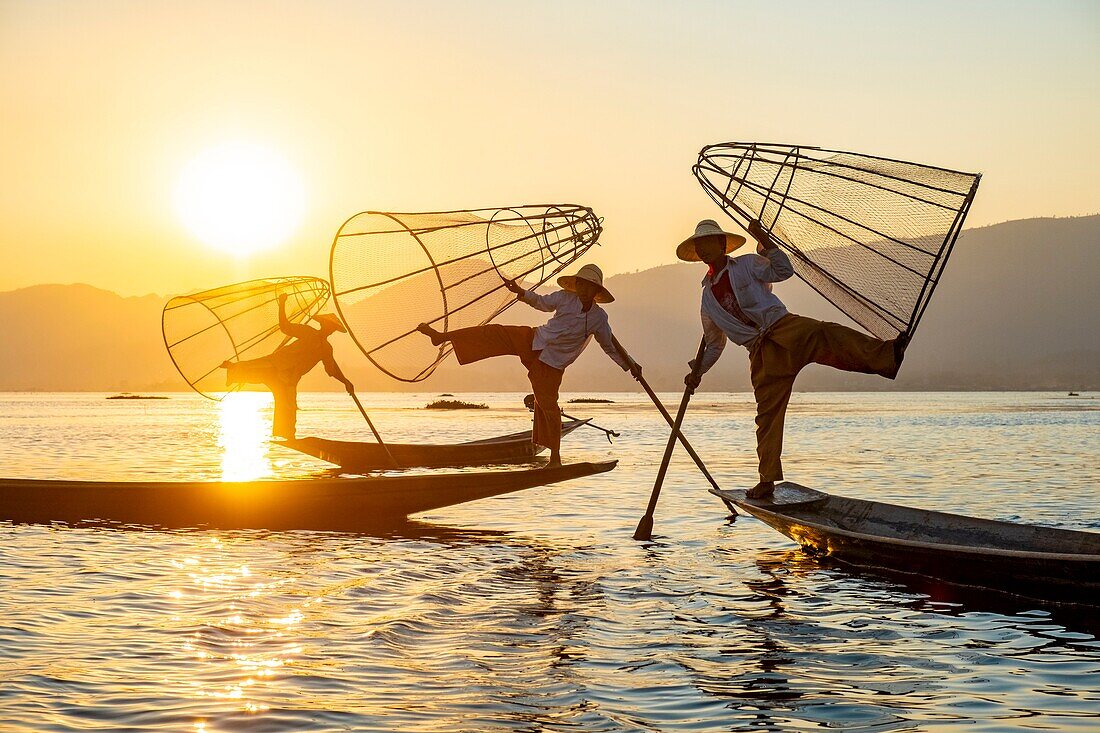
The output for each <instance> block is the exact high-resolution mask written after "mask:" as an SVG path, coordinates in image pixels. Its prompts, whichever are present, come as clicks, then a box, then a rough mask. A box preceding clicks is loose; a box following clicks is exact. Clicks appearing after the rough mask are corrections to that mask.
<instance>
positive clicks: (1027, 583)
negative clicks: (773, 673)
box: [711, 482, 1100, 605]
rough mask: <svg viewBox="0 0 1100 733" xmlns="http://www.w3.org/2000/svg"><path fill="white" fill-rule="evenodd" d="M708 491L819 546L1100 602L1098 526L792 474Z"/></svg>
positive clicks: (1043, 594)
mask: <svg viewBox="0 0 1100 733" xmlns="http://www.w3.org/2000/svg"><path fill="white" fill-rule="evenodd" d="M711 493H712V494H714V495H716V496H718V497H720V498H721V499H723V500H724V501H726V502H728V503H732V504H735V505H737V506H738V507H740V508H741V509H743V510H745V511H746V512H748V513H749V514H751V515H753V516H754V517H756V518H757V519H759V520H761V521H762V522H764V523H765V524H767V525H769V526H770V527H772V528H773V529H776V530H778V531H780V532H782V533H783V534H785V535H787V536H788V537H790V538H791V539H792V540H794V541H795V542H797V543H798V544H799V545H801V547H802V549H803V550H804V551H806V552H808V553H810V554H813V555H822V556H828V557H832V558H835V559H836V560H840V561H842V562H845V563H849V564H851V565H856V566H859V567H864V568H870V569H873V570H874V569H881V570H887V571H890V572H894V573H906V574H917V575H922V576H926V577H931V578H937V579H940V580H946V581H949V582H952V583H957V584H962V585H967V586H977V587H980V588H992V589H995V590H998V591H1003V592H1007V593H1011V594H1014V595H1019V596H1026V597H1028V598H1031V599H1036V600H1040V601H1044V602H1055V603H1074V604H1081V603H1084V604H1089V605H1100V533H1095V532H1081V531H1076V530H1068V529H1056V528H1053V527H1040V526H1037V525H1031V524H1016V523H1014V522H999V521H994V520H991V519H977V518H974V517H967V516H962V515H959V514H947V513H945V512H935V511H928V510H924V509H914V508H911V507H905V506H898V505H896V504H885V503H882V502H877V501H864V500H861V499H849V498H847V497H844V496H831V495H829V494H825V493H822V492H820V491H814V490H813V489H808V488H806V487H804V486H799V485H798V484H794V483H790V482H784V483H781V484H779V485H778V486H776V489H775V494H774V495H773V496H772V497H771V498H769V499H748V498H746V496H745V492H744V491H737V490H733V491H730V490H722V491H719V490H716V489H712V490H711Z"/></svg>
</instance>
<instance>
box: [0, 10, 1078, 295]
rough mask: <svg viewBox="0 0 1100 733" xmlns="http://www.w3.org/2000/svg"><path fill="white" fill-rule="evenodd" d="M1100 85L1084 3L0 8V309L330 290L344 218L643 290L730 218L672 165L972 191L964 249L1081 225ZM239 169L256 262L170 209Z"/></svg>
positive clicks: (687, 170)
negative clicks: (512, 221)
mask: <svg viewBox="0 0 1100 733" xmlns="http://www.w3.org/2000/svg"><path fill="white" fill-rule="evenodd" d="M1098 81H1100V4H1097V3H1095V2H1023V3H1021V2H974V3H965V4H960V3H956V2H920V3H917V2H913V3H907V4H904V5H903V4H901V3H885V2H830V3H822V2H790V3H773V2H759V3H757V2H734V1H731V0H724V1H722V2H713V3H712V2H695V3H691V2H680V3H645V2H630V3H628V2H595V3H592V2H587V3H584V2H578V3H572V2H545V3H534V2H514V1H507V2H470V3H442V2H441V3H427V2H394V3H369V2H309V3H306V2H301V3H290V2H283V3H273V2H264V3H249V2H233V3H223V2H216V3H213V2H212V3H206V2H177V3H167V2H105V1H96V2H58V1H46V0H28V1H12V0H0V120H2V125H3V127H2V130H3V134H2V136H0V171H3V175H2V181H0V254H2V259H3V263H4V266H3V267H0V290H6V289H10V288H15V287H22V286H26V285H32V284H37V283H45V282H61V283H66V282H86V283H90V284H92V285H96V286H99V287H104V288H108V289H111V290H115V291H117V292H120V293H123V294H126V295H131V294H144V293H150V292H155V293H160V294H171V293H178V292H182V291H190V290H194V289H197V288H207V287H212V286H216V285H220V284H223V283H228V282H232V281H234V280H240V279H245V278H248V277H261V276H277V275H294V274H312V275H322V276H323V275H325V274H326V273H327V262H328V247H329V244H330V243H331V239H332V235H333V234H334V233H335V231H336V229H337V228H338V227H339V225H340V223H341V222H342V221H343V220H344V219H345V218H347V217H348V216H350V215H351V214H353V213H355V212H357V211H361V210H364V209H382V210H387V209H388V210H402V211H418V210H434V209H450V208H475V207H486V206H498V205H513V204H522V203H540V202H577V203H582V204H585V205H589V206H592V207H593V208H595V209H596V211H597V213H599V214H600V215H601V216H603V217H605V234H604V237H603V240H602V241H603V247H602V248H600V249H599V250H598V251H597V252H596V253H595V254H594V255H590V261H594V262H597V263H598V264H600V265H601V266H603V267H604V270H605V272H607V273H616V272H623V271H631V270H636V269H644V268H648V267H652V266H654V265H658V264H663V263H667V262H672V261H674V259H675V255H674V254H673V248H674V245H675V243H676V242H678V241H679V240H680V239H682V238H683V237H684V236H685V235H686V234H687V233H690V230H691V229H692V228H693V226H694V223H695V222H696V221H697V220H698V219H700V218H704V217H714V218H720V212H719V211H718V210H717V209H716V208H715V207H714V205H713V204H712V203H711V202H710V201H709V199H708V198H707V197H706V196H705V195H704V194H703V192H702V190H701V189H700V188H699V186H698V184H697V183H696V182H695V180H694V178H693V177H692V176H691V173H690V166H691V164H692V163H693V162H694V159H695V155H696V153H697V152H698V150H699V148H700V147H702V146H703V145H705V144H708V143H713V142H719V141H723V140H760V141H778V142H791V143H799V144H805V145H821V146H825V147H836V148H842V149H852V150H856V151H859V152H866V153H873V154H880V155H887V156H890V157H899V158H904V159H910V160H915V161H919V162H923V163H930V164H935V165H942V166H946V167H951V168H957V169H961V170H967V171H981V172H983V173H984V174H985V178H984V179H983V182H982V190H981V192H980V193H979V196H978V199H977V202H976V204H975V206H974V209H973V211H972V213H971V215H970V218H969V225H970V226H979V225H982V224H988V223H994V222H998V221H1004V220H1008V219H1018V218H1026V217H1033V216H1051V215H1057V216H1066V215H1079V214H1090V213H1096V212H1098V211H1100V182H1098V178H1097V170H1098V169H1100V134H1098V133H1097V130H1100V84H1098ZM233 142H237V143H244V144H247V145H252V146H257V147H259V148H262V149H265V150H270V151H273V152H274V154H275V155H277V156H278V157H279V158H280V159H281V160H283V161H285V163H286V165H287V166H289V168H290V169H291V170H293V171H294V172H295V173H296V175H297V176H298V177H299V178H300V187H301V191H302V192H303V194H304V200H303V204H304V206H303V214H302V218H301V221H300V224H299V225H297V226H296V227H295V228H294V231H293V232H288V235H289V236H288V238H287V239H286V241H285V242H284V243H283V244H281V245H279V246H276V247H273V248H272V249H269V250H266V251H263V252H260V253H256V254H254V255H252V256H250V257H247V258H241V257H236V256H232V255H230V254H227V253H225V252H223V251H220V250H218V249H214V248H212V247H210V246H209V245H208V244H205V243H204V242H203V241H200V239H199V238H198V237H197V236H196V235H195V234H194V233H193V232H192V231H191V230H190V229H189V228H188V227H187V226H185V225H184V223H183V222H182V221H181V217H180V215H179V214H178V212H177V209H176V203H175V199H174V196H175V195H176V192H177V190H178V188H179V185H180V179H181V176H182V175H183V171H184V170H185V169H186V168H187V166H188V164H189V163H191V162H193V161H194V160H196V158H200V157H201V156H202V155H203V154H204V152H205V151H209V150H211V149H219V146H224V145H226V144H227V143H233ZM275 213H277V212H275ZM273 215H274V214H273ZM256 226H257V227H260V226H262V223H261V222H259V221H257V223H256Z"/></svg>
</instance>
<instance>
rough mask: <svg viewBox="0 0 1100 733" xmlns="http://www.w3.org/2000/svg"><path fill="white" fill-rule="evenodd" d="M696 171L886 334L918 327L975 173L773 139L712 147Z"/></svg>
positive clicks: (831, 293)
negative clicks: (778, 141)
mask: <svg viewBox="0 0 1100 733" xmlns="http://www.w3.org/2000/svg"><path fill="white" fill-rule="evenodd" d="M692 170H693V172H694V173H695V176H696V177H697V178H698V179H699V182H700V183H701V184H702V185H703V188H704V189H705V190H706V192H707V193H708V194H709V195H710V197H711V198H712V199H714V200H715V202H717V203H718V205H719V206H721V207H722V208H723V209H724V210H725V212H726V213H727V214H728V215H730V216H731V217H732V218H734V219H735V220H739V221H740V222H741V223H742V224H747V222H748V221H749V220H752V219H759V220H760V222H761V224H762V225H763V226H764V228H765V229H768V230H770V231H771V233H772V235H773V236H774V237H775V238H776V239H778V241H779V246H780V247H782V248H783V249H784V250H785V251H786V252H787V254H788V255H790V257H791V261H792V263H793V264H794V268H795V272H796V273H797V274H798V276H799V277H801V278H802V279H803V280H805V281H806V282H807V283H808V284H809V285H810V286H811V287H813V288H814V289H815V290H817V291H818V292H819V293H821V294H822V295H823V296H824V297H825V298H827V299H828V300H829V301H831V302H832V303H833V304H834V305H836V306H837V307H838V308H840V310H842V311H843V312H844V313H845V314H847V315H848V316H849V317H850V318H851V319H852V320H854V321H855V322H856V323H858V324H860V325H861V326H863V327H864V328H865V329H867V330H868V331H869V332H870V333H872V334H874V335H875V336H878V337H879V338H883V339H891V338H894V337H896V336H897V335H898V334H899V333H900V332H902V331H908V332H909V333H910V335H911V334H912V333H913V331H914V330H915V329H916V327H917V323H918V322H919V321H920V318H921V316H922V315H923V313H924V310H925V308H926V307H927V306H928V301H929V298H931V296H932V292H933V291H934V290H935V288H936V284H937V283H938V282H939V279H940V276H941V275H942V273H943V268H944V265H945V264H946V262H947V258H948V256H949V255H950V253H951V248H952V247H953V246H954V244H955V239H956V238H957V237H958V235H959V232H960V230H961V229H962V225H963V221H964V220H965V219H966V214H967V211H968V210H969V209H970V204H971V202H972V201H973V200H974V194H975V193H976V192H977V189H978V181H979V180H980V178H981V176H980V174H976V173H961V172H959V171H953V170H947V169H945V168H936V167H933V166H927V165H920V164H917V163H906V162H904V161H900V160H891V159H888V158H879V157H875V156H871V155H861V154H859V153H845V152H842V151H839V150H824V149H822V148H813V147H804V146H794V145H779V144H774V143H721V144H718V145H709V146H707V147H705V148H703V150H702V151H701V152H700V153H699V160H698V162H697V163H696V164H695V166H694V167H693V168H692Z"/></svg>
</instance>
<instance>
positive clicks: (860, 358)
mask: <svg viewBox="0 0 1100 733" xmlns="http://www.w3.org/2000/svg"><path fill="white" fill-rule="evenodd" d="M907 341H908V339H906V338H904V337H900V338H899V340H896V341H883V340H882V339H877V338H875V337H873V336H868V335H866V334H863V333H860V332H859V331H857V330H855V329H854V328H848V327H847V326H842V325H840V324H839V323H829V322H826V321H819V322H818V323H817V326H816V327H815V328H814V333H813V335H812V336H811V338H810V353H809V354H808V356H809V359H808V361H812V362H814V363H815V364H824V365H825V366H831V367H833V368H834V369H842V370H844V371H846V372H862V373H864V374H878V375H881V376H883V377H886V378H887V379H893V378H894V377H896V376H897V374H898V367H899V366H901V358H903V357H904V355H905V345H906V343H907Z"/></svg>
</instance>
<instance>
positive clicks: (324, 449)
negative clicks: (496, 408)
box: [275, 420, 588, 471]
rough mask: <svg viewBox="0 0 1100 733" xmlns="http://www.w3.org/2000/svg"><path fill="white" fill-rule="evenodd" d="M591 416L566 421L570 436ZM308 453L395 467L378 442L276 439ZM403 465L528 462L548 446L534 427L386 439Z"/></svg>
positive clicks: (349, 465) (358, 466)
mask: <svg viewBox="0 0 1100 733" xmlns="http://www.w3.org/2000/svg"><path fill="white" fill-rule="evenodd" d="M586 422H588V421H587V420H570V421H569V422H565V423H562V426H561V434H562V436H563V437H564V436H566V435H568V434H569V433H571V432H573V431H574V430H576V429H577V428H579V427H580V426H581V425H584V424H585V423H586ZM275 444H276V445H281V446H285V447H287V448H291V449H293V450H296V451H299V452H301V453H305V454H306V455H310V456H313V457H315V458H320V459H321V460H322V461H328V462H329V463H332V464H335V465H337V466H340V467H341V468H344V469H347V470H354V471H369V470H373V469H379V468H381V469H385V468H392V464H391V463H390V460H389V456H387V455H386V451H385V449H384V448H383V447H382V446H381V445H380V444H378V443H357V442H352V441H347V440H328V439H326V438H313V437H306V438H295V439H294V440H281V441H276V443H275ZM386 447H387V448H389V449H390V452H391V453H392V454H393V457H394V459H395V460H396V461H397V462H398V463H399V464H401V467H402V468H443V467H447V466H491V465H496V464H500V463H525V462H527V461H531V460H533V459H534V458H535V456H537V455H538V454H539V453H541V452H543V451H544V450H546V449H545V448H543V447H542V446H541V445H536V444H534V443H532V442H531V431H530V430H527V431H524V432H522V433H511V434H509V435H500V436H497V437H495V438H485V439H483V440H473V441H470V442H468V443H450V444H441V445H428V444H424V443H386Z"/></svg>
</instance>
